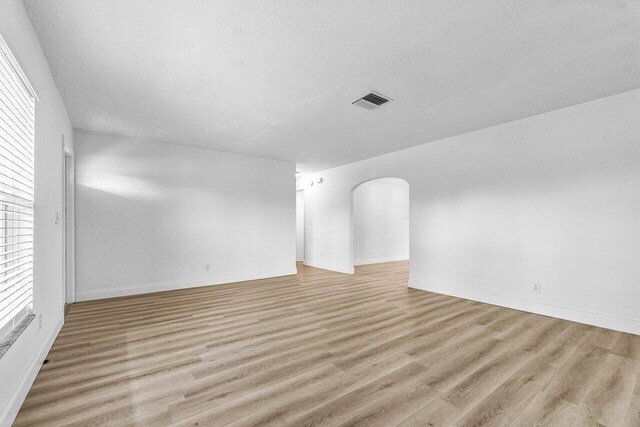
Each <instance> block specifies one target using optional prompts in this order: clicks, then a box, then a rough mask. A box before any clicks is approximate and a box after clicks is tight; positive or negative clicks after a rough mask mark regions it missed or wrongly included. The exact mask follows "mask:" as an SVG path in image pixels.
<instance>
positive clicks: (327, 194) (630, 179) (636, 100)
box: [298, 90, 640, 334]
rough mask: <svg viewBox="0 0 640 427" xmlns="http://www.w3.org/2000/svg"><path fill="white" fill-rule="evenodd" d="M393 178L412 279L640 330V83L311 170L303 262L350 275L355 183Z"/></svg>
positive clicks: (432, 287)
mask: <svg viewBox="0 0 640 427" xmlns="http://www.w3.org/2000/svg"><path fill="white" fill-rule="evenodd" d="M389 176H394V177H399V178H403V179H405V180H406V181H407V182H408V183H409V185H410V188H411V200H410V210H411V213H410V215H411V219H410V222H411V243H410V251H411V271H410V286H412V287H415V288H419V289H425V290H431V291H435V292H441V293H445V294H450V295H457V296H460V297H464V298H469V299H474V300H478V301H485V302H490V303H494V304H499V305H503V306H508V307H514V308H518V309H522V310H527V311H533V312H537V313H542V314H548V315H552V316H557V317H562V318H567V319H572V320H576V321H580V322H585V323H591V324H596V325H600V326H604V327H609V328H613V329H619V330H624V331H629V332H633V333H636V334H640V310H638V301H640V286H639V283H638V280H639V278H640V262H638V259H640V191H639V189H640V90H634V91H630V92H625V93H622V94H619V95H616V96H611V97H607V98H602V99H599V100H596V101H592V102H588V103H584V104H580V105H576V106H572V107H569V108H565V109H562V110H557V111H553V112H550V113H546V114H541V115H538V116H533V117H530V118H527V119H523V120H518V121H514V122H510V123H507V124H503V125H500V126H495V127H492V128H488V129H483V130H480V131H476V132H472V133H468V134H464V135H460V136H456V137H453V138H448V139H444V140H441V141H436V142H432V143H429V144H424V145H421V146H418V147H414V148H410V149H407V150H403V151H399V152H395V153H391V154H387V155H384V156H379V157H374V158H371V159H368V160H364V161H361V162H357V163H353V164H350V165H346V166H342V167H338V168H335V169H330V170H327V171H324V172H321V173H317V174H313V175H311V176H305V178H304V179H300V180H298V186H299V188H304V189H305V198H306V200H305V201H306V204H305V207H306V212H305V216H306V221H307V225H308V227H307V234H306V238H307V243H306V249H307V251H306V260H305V263H307V264H309V265H316V266H318V267H321V268H328V269H332V270H337V271H342V272H347V273H348V272H350V271H351V264H350V262H351V259H350V247H349V246H350V241H349V230H350V212H349V204H350V194H349V193H350V190H351V189H352V188H353V187H354V186H355V185H357V184H358V183H360V182H363V181H366V180H370V179H373V178H378V177H389ZM319 177H322V178H324V182H323V183H322V184H319V185H315V186H313V187H307V185H308V182H309V181H310V180H311V179H317V178H319ZM310 223H312V224H313V225H312V226H309V224H310ZM534 282H539V283H540V284H541V289H542V292H541V293H540V294H534V293H532V292H531V287H532V284H533V283H534Z"/></svg>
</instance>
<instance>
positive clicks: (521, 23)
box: [24, 0, 640, 172]
mask: <svg viewBox="0 0 640 427" xmlns="http://www.w3.org/2000/svg"><path fill="white" fill-rule="evenodd" d="M24 3H25V5H26V7H27V11H28V13H29V15H30V17H31V20H32V22H33V24H34V27H35V29H36V32H37V33H38V36H39V38H40V41H41V43H42V46H43V48H44V51H45V54H46V56H47V58H48V59H49V62H50V65H51V69H52V72H53V75H54V78H55V80H56V82H57V85H58V87H59V88H60V91H61V93H62V97H63V99H64V101H65V104H66V106H67V108H68V110H69V113H70V116H71V120H72V122H73V125H74V126H75V127H76V128H81V129H88V130H94V131H100V132H108V133H114V134H119V135H127V136H134V137H142V138H149V139H154V140H158V141H166V142H172V143H176V144H184V145H191V146H198V147H208V148H212V149H216V150H223V151H230V152H235V153H241V154H249V155H254V156H259V157H266V158H271V159H279V160H287V161H292V162H296V163H297V164H298V166H297V168H298V170H301V171H303V172H311V171H317V170H320V169H324V168H328V167H333V166H337V165H340V164H344V163H349V162H353V161H357V160H361V159H365V158H368V157H372V156H375V155H379V154H383V153H388V152H391V151H396V150H399V149H402V148H406V147H410V146H413V145H418V144H423V143H425V142H429V141H433V140H436V139H440V138H443V137H448V136H452V135H456V134H460V133H464V132H468V131H472V130H476V129H480V128H484V127H488V126H492V125H495V124H499V123H504V122H507V121H511V120H515V119H519V118H523V117H526V116H530V115H533V114H538V113H542V112H546V111H550V110H554V109H558V108H561V107H565V106H569V105H573V104H576V103H580V102H584V101H588V100H591V99H596V98H600V97H603V96H607V95H612V94H615V93H619V92H623V91H627V90H631V89H636V88H638V87H640V7H639V2H638V1H630V0H626V1H624V0H617V1H595V0H594V1H586V0H579V1H578V0H576V1H570V0H567V1H557V0H553V1H551V0H548V1H545V0H541V1H525V0H518V1H514V0H504V1H495V0H485V1H477V2H470V1H468V0H464V1H458V0H453V1H452V0H442V1H424V0H417V1H407V0H389V1H384V0H379V1H361V0H349V1H344V0H335V1H293V0H289V1H285V0H271V1H257V0H255V1H253V0H252V1H249V0H221V1H212V0H188V1H179V0H91V1H81V0H56V1H51V0H25V2H24ZM370 90H375V91H378V92H380V93H382V94H384V95H387V96H389V97H391V98H392V99H393V100H394V101H393V102H391V103H389V104H387V105H385V106H384V107H382V108H380V109H379V110H376V111H367V110H365V109H362V108H358V107H355V106H352V105H351V102H352V101H354V100H356V99H357V98H359V97H361V96H363V95H365V94H366V93H368V92H369V91H370Z"/></svg>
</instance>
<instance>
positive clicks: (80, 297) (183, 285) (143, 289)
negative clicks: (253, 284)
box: [76, 267, 298, 301]
mask: <svg viewBox="0 0 640 427" xmlns="http://www.w3.org/2000/svg"><path fill="white" fill-rule="evenodd" d="M297 273H298V272H297V270H296V268H295V267H294V268H293V269H286V270H278V271H272V272H266V273H255V274H246V275H241V276H228V277H212V278H210V279H199V280H195V281H190V282H185V281H173V282H158V283H144V284H139V285H135V286H129V287H125V288H116V289H109V290H105V291H93V292H78V293H76V301H91V300H97V299H103V298H113V297H123V296H128V295H140V294H148V293H152V292H162V291H173V290H178V289H188V288H199V287H202V286H214V285H224V284H228V283H235V282H245V281H247V280H258V279H270V278H273V277H282V276H291V275H295V274H297Z"/></svg>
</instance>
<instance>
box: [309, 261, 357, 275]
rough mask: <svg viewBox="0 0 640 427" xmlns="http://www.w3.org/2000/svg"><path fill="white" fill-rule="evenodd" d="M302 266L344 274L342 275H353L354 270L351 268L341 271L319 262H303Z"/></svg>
mask: <svg viewBox="0 0 640 427" xmlns="http://www.w3.org/2000/svg"><path fill="white" fill-rule="evenodd" d="M304 265H308V266H309V267H315V268H321V269H323V270H329V271H335V272H336V273H344V274H354V273H355V270H354V269H353V267H352V268H351V269H343V268H339V267H335V266H333V265H331V264H324V263H321V262H315V261H312V260H307V259H305V260H304Z"/></svg>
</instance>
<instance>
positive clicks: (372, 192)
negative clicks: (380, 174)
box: [350, 177, 410, 270]
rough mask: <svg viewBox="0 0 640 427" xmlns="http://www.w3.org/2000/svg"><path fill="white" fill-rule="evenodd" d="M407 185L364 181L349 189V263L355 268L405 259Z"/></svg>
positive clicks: (392, 180)
mask: <svg viewBox="0 0 640 427" xmlns="http://www.w3.org/2000/svg"><path fill="white" fill-rule="evenodd" d="M409 197H410V187H409V183H408V182H407V181H405V180H403V179H401V178H395V177H385V178H376V179H371V180H367V181H364V182H361V183H359V184H358V185H356V186H354V187H353V188H352V189H351V203H350V204H351V210H350V257H351V259H350V261H351V264H350V265H351V266H353V267H354V270H355V267H356V266H359V265H366V264H377V263H383V262H390V261H408V260H409V255H410V254H409V239H410V237H409V227H410V224H409Z"/></svg>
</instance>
